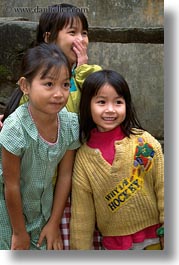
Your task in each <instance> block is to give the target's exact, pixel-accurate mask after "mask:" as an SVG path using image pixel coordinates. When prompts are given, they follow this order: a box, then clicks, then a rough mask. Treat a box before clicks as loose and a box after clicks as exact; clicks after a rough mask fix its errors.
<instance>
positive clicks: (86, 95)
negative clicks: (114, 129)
mask: <svg viewBox="0 0 179 265" xmlns="http://www.w3.org/2000/svg"><path fill="white" fill-rule="evenodd" d="M105 84H109V85H111V86H112V87H113V88H114V89H115V90H116V92H117V94H118V95H120V96H121V97H123V98H124V100H125V103H126V118H125V120H124V121H123V122H122V124H121V125H120V126H121V128H122V130H123V132H124V133H125V135H126V136H128V137H130V134H133V131H132V128H134V127H135V128H138V129H141V130H144V129H143V128H142V126H141V124H140V122H139V120H138V118H137V114H136V111H135V108H134V105H133V102H132V99H131V93H130V90H129V86H128V84H127V82H126V81H125V79H124V78H123V76H122V75H120V74H119V73H117V72H116V71H113V70H100V71H97V72H94V73H92V74H90V75H89V76H88V77H87V78H86V79H85V81H84V83H83V86H82V93H81V100H80V111H79V112H80V142H82V143H83V142H84V141H88V140H89V138H90V132H91V130H92V129H93V128H96V124H95V123H94V121H93V119H92V115H91V100H92V98H93V97H94V96H95V95H96V94H97V93H98V91H99V89H100V88H101V87H102V86H103V85H105Z"/></svg>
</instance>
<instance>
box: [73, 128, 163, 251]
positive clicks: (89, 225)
mask: <svg viewBox="0 0 179 265" xmlns="http://www.w3.org/2000/svg"><path fill="white" fill-rule="evenodd" d="M135 133H136V135H133V134H132V135H130V138H128V137H125V138H124V139H123V140H120V141H116V142H115V150H116V153H115V158H114V161H113V164H112V165H110V164H109V163H108V162H106V161H105V159H104V158H103V157H102V155H101V152H100V151H99V150H98V149H92V148H90V147H88V146H87V145H86V144H84V145H83V146H81V147H80V149H79V150H78V152H77V155H76V160H75V166H74V174H73V180H72V215H71V223H70V247H71V249H91V248H92V242H93V232H94V227H95V224H96V223H97V226H98V229H99V230H100V232H101V234H102V235H103V236H123V235H130V234H133V233H135V232H137V231H140V230H142V229H144V228H146V227H149V226H152V225H154V224H158V223H161V224H163V223H164V157H163V153H162V148H161V145H160V143H159V142H158V141H157V140H156V139H155V138H154V137H153V136H152V135H151V134H149V133H148V132H141V131H139V130H137V129H135ZM141 146H142V147H141ZM141 161H142V162H141ZM143 161H144V164H145V165H142V163H143Z"/></svg>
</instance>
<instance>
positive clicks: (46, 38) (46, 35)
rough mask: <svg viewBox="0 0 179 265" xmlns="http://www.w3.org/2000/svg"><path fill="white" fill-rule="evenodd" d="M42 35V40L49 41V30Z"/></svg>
mask: <svg viewBox="0 0 179 265" xmlns="http://www.w3.org/2000/svg"><path fill="white" fill-rule="evenodd" d="M43 37H44V42H45V43H49V38H50V32H45V33H44V35H43Z"/></svg>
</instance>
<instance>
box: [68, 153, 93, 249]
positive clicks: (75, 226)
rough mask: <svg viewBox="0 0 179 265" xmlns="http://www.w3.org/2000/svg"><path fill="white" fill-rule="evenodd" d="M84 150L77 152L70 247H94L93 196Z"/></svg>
mask: <svg viewBox="0 0 179 265" xmlns="http://www.w3.org/2000/svg"><path fill="white" fill-rule="evenodd" d="M82 157H83V155H82V152H81V150H79V152H77V156H76V161H75V166H74V174H73V180H72V213H71V221H70V249H78V250H85V249H86V250H87V249H92V242H93V232H94V227H95V208H94V203H93V196H92V192H91V188H90V183H89V181H88V176H87V175H86V173H85V170H84V167H87V165H86V164H84V161H83V160H82Z"/></svg>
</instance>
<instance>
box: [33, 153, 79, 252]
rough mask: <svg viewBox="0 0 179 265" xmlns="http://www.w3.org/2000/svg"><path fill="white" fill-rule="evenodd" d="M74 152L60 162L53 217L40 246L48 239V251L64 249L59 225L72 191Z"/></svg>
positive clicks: (44, 232)
mask: <svg viewBox="0 0 179 265" xmlns="http://www.w3.org/2000/svg"><path fill="white" fill-rule="evenodd" d="M74 155H75V151H74V150H68V151H67V152H66V153H65V155H64V157H63V159H62V160H61V161H60V164H59V168H58V176H57V182H56V186H55V195H54V201H53V208H52V213H51V217H50V219H49V221H48V223H47V225H46V226H45V227H44V229H43V230H42V232H41V235H40V238H39V242H38V244H39V245H41V243H42V241H43V239H44V238H45V237H46V239H47V249H48V250H51V249H54V250H58V249H63V244H62V240H61V235H60V229H59V225H60V222H61V218H62V215H63V212H64V209H65V204H66V201H67V198H68V196H69V193H70V190H71V177H72V169H73V162H74Z"/></svg>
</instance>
